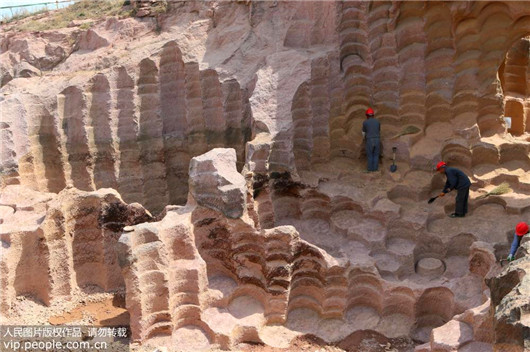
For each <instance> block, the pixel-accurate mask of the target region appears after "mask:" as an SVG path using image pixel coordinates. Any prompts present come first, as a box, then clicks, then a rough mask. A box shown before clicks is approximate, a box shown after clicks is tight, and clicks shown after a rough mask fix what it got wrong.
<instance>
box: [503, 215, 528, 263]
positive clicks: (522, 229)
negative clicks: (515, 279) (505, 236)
mask: <svg viewBox="0 0 530 352" xmlns="http://www.w3.org/2000/svg"><path fill="white" fill-rule="evenodd" d="M527 233H528V224H527V223H526V222H522V221H521V222H520V223H518V224H517V225H516V226H515V233H514V234H513V241H512V247H511V248H510V255H509V256H508V258H506V259H507V260H508V261H509V262H511V261H512V260H514V259H515V258H514V257H515V252H517V248H519V245H520V244H521V239H522V238H523V236H524V235H526V234H527Z"/></svg>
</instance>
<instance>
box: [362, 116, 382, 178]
mask: <svg viewBox="0 0 530 352" xmlns="http://www.w3.org/2000/svg"><path fill="white" fill-rule="evenodd" d="M380 132H381V124H380V123H379V121H378V120H377V119H376V118H374V110H373V109H372V108H368V109H367V110H366V120H364V121H363V137H364V138H365V139H366V157H367V158H368V170H367V172H373V171H377V168H378V165H379V152H380V147H379V144H380V135H379V133H380Z"/></svg>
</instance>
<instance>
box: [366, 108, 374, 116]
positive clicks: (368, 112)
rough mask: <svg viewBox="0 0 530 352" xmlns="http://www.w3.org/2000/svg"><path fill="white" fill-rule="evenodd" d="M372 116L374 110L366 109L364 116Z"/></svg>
mask: <svg viewBox="0 0 530 352" xmlns="http://www.w3.org/2000/svg"><path fill="white" fill-rule="evenodd" d="M373 114H374V109H372V108H368V109H366V115H373Z"/></svg>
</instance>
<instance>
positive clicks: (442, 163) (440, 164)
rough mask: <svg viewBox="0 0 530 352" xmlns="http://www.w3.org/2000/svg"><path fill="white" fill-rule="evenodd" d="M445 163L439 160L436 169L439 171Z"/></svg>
mask: <svg viewBox="0 0 530 352" xmlns="http://www.w3.org/2000/svg"><path fill="white" fill-rule="evenodd" d="M446 166H447V164H446V163H445V162H443V161H440V162H439V163H438V164H436V171H440V169H441V168H442V167H446Z"/></svg>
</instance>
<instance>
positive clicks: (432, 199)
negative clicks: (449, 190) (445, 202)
mask: <svg viewBox="0 0 530 352" xmlns="http://www.w3.org/2000/svg"><path fill="white" fill-rule="evenodd" d="M436 198H438V197H432V198H431V199H429V201H428V202H427V203H429V204H431V203H432V202H434V201H435V200H436Z"/></svg>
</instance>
